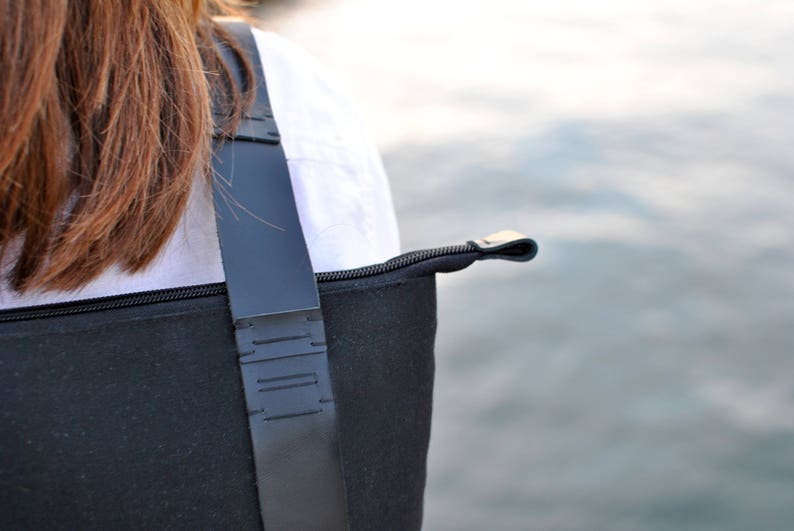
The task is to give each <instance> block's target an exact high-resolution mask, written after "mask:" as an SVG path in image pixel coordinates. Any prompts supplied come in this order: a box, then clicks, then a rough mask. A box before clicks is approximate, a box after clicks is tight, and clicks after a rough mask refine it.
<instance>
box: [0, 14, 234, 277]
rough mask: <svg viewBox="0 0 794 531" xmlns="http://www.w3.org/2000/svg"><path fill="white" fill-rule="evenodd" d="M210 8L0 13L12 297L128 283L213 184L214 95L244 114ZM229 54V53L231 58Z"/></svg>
mask: <svg viewBox="0 0 794 531" xmlns="http://www.w3.org/2000/svg"><path fill="white" fill-rule="evenodd" d="M222 12H227V9H226V8H224V7H222V6H221V5H219V4H218V3H216V2H212V3H211V4H210V3H208V2H205V1H203V0H181V1H170V0H169V1H166V2H164V1H161V0H130V1H125V2H116V1H107V0H25V1H24V2H20V1H18V0H0V16H2V20H3V27H2V28H0V71H1V72H3V76H2V79H0V130H1V131H0V258H3V257H5V259H6V262H9V260H10V263H11V264H13V265H12V266H11V267H10V269H9V271H8V272H7V277H8V278H7V279H5V280H7V281H8V282H9V283H10V285H11V286H12V287H13V288H14V289H16V290H18V291H25V290H27V289H59V290H70V289H76V288H79V287H80V286H82V285H84V284H85V283H86V282H88V281H89V280H91V279H92V278H94V277H96V276H97V275H98V274H99V273H101V272H102V271H103V270H104V269H106V268H107V267H109V266H110V265H113V264H118V265H119V266H121V267H122V268H123V269H125V270H127V271H130V272H134V271H138V270H140V269H142V268H144V267H145V266H146V265H148V264H149V263H150V262H151V260H152V259H153V258H154V257H155V256H156V255H157V253H158V252H159V250H160V249H161V248H162V247H163V245H164V244H165V243H166V241H167V240H168V238H169V237H170V235H171V233H172V232H173V230H174V228H175V226H176V224H177V222H178V220H179V218H180V216H181V213H182V211H183V209H184V207H185V205H186V202H187V198H188V195H189V193H190V190H191V187H192V182H193V179H194V178H196V175H197V173H204V174H205V175H208V171H209V169H208V168H209V155H210V139H211V134H212V130H213V127H214V124H213V118H212V112H211V108H210V107H211V106H210V101H211V95H212V94H217V95H219V97H220V99H222V100H223V105H222V106H221V108H223V109H226V110H227V115H228V116H227V117H229V118H230V119H231V120H233V119H234V116H236V114H237V113H239V110H240V109H241V108H242V106H243V105H244V104H245V98H244V97H243V95H242V91H241V88H240V87H236V86H235V84H234V81H233V79H232V77H231V76H230V75H229V72H228V70H226V68H225V67H224V66H223V64H222V62H221V61H220V58H219V56H218V54H217V51H216V48H215V45H214V40H218V39H220V40H226V39H225V37H224V34H223V32H222V30H220V29H219V28H218V27H217V26H216V25H215V24H214V23H213V22H212V19H211V18H210V16H211V15H213V14H218V13H222ZM232 46H233V45H232Z"/></svg>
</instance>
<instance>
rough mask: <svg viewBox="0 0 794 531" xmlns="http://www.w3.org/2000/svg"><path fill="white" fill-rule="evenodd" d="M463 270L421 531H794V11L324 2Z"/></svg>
mask: <svg viewBox="0 0 794 531" xmlns="http://www.w3.org/2000/svg"><path fill="white" fill-rule="evenodd" d="M260 14H261V16H262V20H263V24H262V25H263V27H265V28H267V29H271V30H274V31H277V32H279V33H281V34H283V35H285V36H287V37H289V38H290V39H292V40H294V41H296V42H297V43H299V44H300V45H302V46H303V47H305V48H307V49H308V50H309V51H310V52H311V53H312V54H313V55H315V56H316V57H318V59H319V61H320V62H321V63H323V64H324V65H325V66H326V67H327V68H328V69H329V70H331V71H332V72H334V74H335V75H336V77H337V78H339V80H340V82H341V83H342V85H343V86H344V87H345V88H346V90H347V91H348V92H349V93H350V94H351V95H352V96H353V97H354V98H355V99H356V100H357V102H358V104H359V107H360V108H361V110H362V114H363V115H364V117H365V120H366V121H367V122H368V123H369V125H370V126H371V128H372V131H373V133H374V136H375V138H376V140H377V142H378V144H379V146H380V148H381V151H382V153H383V156H384V161H385V165H386V168H387V171H388V172H389V174H390V177H391V181H392V187H393V194H394V200H395V204H396V208H397V213H398V217H399V220H400V224H401V232H402V241H403V247H404V248H405V249H416V248H424V247H429V246H435V245H437V244H445V243H451V242H455V243H456V242H460V241H462V240H466V239H470V238H475V237H479V236H483V235H485V234H488V233H489V232H492V231H495V230H498V229H501V228H515V229H518V230H521V231H523V232H526V233H528V234H530V235H531V236H533V237H535V238H536V239H537V240H538V242H539V243H540V254H539V255H538V258H537V259H536V261H535V262H533V263H531V264H529V265H527V264H523V265H515V264H509V263H481V264H477V265H475V266H474V267H472V268H471V269H469V270H467V271H465V272H463V273H458V274H455V275H451V276H449V277H445V278H441V279H440V292H439V297H440V308H439V314H440V323H439V336H438V344H437V365H438V366H437V388H436V393H435V413H434V425H433V434H432V441H431V450H430V461H429V482H428V489H427V494H426V516H425V528H426V529H428V530H431V531H435V530H455V531H466V530H472V531H474V530H502V529H504V530H536V529H537V530H577V531H579V530H653V531H661V530H673V529H676V530H678V529H687V530H689V529H693V530H722V531H731V530H788V529H794V381H792V378H793V375H794V357H792V355H791V354H792V345H794V322H792V321H793V320H794V274H793V273H794V271H793V270H792V268H793V267H794V266H793V265H792V264H793V262H792V258H794V246H793V245H792V243H793V241H792V240H794V232H793V231H792V228H793V227H794V209H793V208H792V206H794V201H793V200H792V199H793V198H794V195H793V192H794V179H792V174H793V172H794V150H792V145H791V144H792V135H791V133H790V132H789V128H790V125H791V123H792V120H793V119H794V90H793V89H794V3H792V2H790V0H787V1H777V0H764V1H759V0H756V1H749V0H740V1H737V0H719V1H718V0H698V1H697V2H692V1H690V0H687V1H682V0H666V1H662V0H632V1H628V0H609V1H606V0H605V1H602V2H591V1H588V0H560V1H557V2H545V1H539V0H491V1H489V2H471V1H467V0H399V1H398V0H321V1H318V0H305V1H282V2H270V3H265V4H264V5H263V7H262V9H261V12H260Z"/></svg>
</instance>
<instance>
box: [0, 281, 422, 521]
mask: <svg viewBox="0 0 794 531" xmlns="http://www.w3.org/2000/svg"><path fill="white" fill-rule="evenodd" d="M398 273H399V272H393V273H390V274H388V275H382V276H376V277H370V278H368V279H365V280H357V281H344V282H332V283H322V284H320V296H321V303H322V306H323V309H324V313H325V318H326V334H327V339H328V348H329V351H328V352H329V361H330V364H331V375H332V381H333V386H334V393H335V395H336V404H337V412H338V415H339V422H340V441H341V445H342V461H343V469H344V474H345V480H346V487H347V492H346V494H347V502H348V510H349V518H350V526H351V529H354V530H368V529H400V530H411V529H419V527H420V526H421V519H422V493H423V489H424V483H425V466H426V465H425V463H426V456H427V444H428V437H429V433H430V410H431V402H432V385H433V336H434V332H435V284H434V278H433V276H432V274H429V275H422V276H416V271H414V270H412V269H410V268H408V269H406V270H404V271H403V272H402V274H398ZM227 305H228V301H227V299H226V297H225V296H211V297H204V298H199V299H189V300H179V301H173V302H167V303H157V304H146V305H140V306H134V307H129V308H120V309H114V310H110V311H104V312H90V313H84V314H77V315H68V316H61V317H52V318H46V319H35V318H31V319H27V320H24V321H16V322H5V323H0V404H2V406H3V407H2V409H1V410H0V529H43V528H46V529H110V528H113V529H196V528H200V529H208V528H227V529H259V528H261V524H260V518H259V512H258V505H257V500H256V486H255V479H254V472H253V463H252V460H251V447H250V443H249V439H248V427H247V419H246V412H245V406H244V403H243V396H242V390H241V385H240V376H239V369H238V367H237V353H236V349H235V344H234V338H233V335H232V334H233V331H232V329H231V324H230V319H229V314H228V306H227ZM75 306H77V305H75ZM306 510H311V500H306Z"/></svg>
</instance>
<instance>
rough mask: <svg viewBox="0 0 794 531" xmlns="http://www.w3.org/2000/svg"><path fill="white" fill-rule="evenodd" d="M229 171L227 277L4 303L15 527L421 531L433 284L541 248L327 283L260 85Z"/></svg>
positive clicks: (7, 504) (349, 274)
mask: <svg viewBox="0 0 794 531" xmlns="http://www.w3.org/2000/svg"><path fill="white" fill-rule="evenodd" d="M228 27H229V29H230V30H232V31H233V32H234V34H235V35H236V37H237V39H238V40H239V41H240V42H241V44H244V47H245V48H247V49H248V50H249V51H250V52H249V55H250V58H251V59H252V61H254V63H255V64H256V66H257V68H256V69H255V70H258V71H260V72H258V74H261V65H259V64H258V54H257V53H256V48H255V44H254V42H253V37H252V36H251V34H250V31H249V30H248V28H247V27H245V26H241V25H237V24H232V25H230V26H228ZM226 53H227V55H229V53H228V50H227V51H226ZM228 61H234V58H233V57H228V58H227V62H228ZM215 168H216V170H217V171H218V173H219V174H220V175H221V176H222V178H220V179H216V190H215V197H216V211H217V214H218V219H219V221H218V230H219V235H220V240H221V247H222V252H223V260H224V269H225V271H226V279H227V282H226V283H224V284H212V285H202V286H187V287H180V288H174V289H167V290H161V291H153V292H146V293H133V294H129V295H124V296H115V297H107V298H102V299H94V300H84V301H78V302H70V303H65V304H54V305H49V306H40V307H31V308H22V309H15V310H10V311H3V312H0V405H1V406H2V409H0V528H2V529H258V528H261V527H262V526H263V521H264V527H266V528H267V529H268V530H272V529H298V530H301V529H307V530H311V529H344V528H348V529H357V530H358V529H361V530H365V529H399V530H410V529H419V528H420V527H421V520H422V497H423V491H424V485H425V473H426V458H427V448H428V441H429V435H430V418H431V408H432V395H433V371H434V361H433V343H434V336H435V329H436V298H435V297H436V295H435V276H434V275H435V273H438V272H453V271H457V270H460V269H463V268H465V267H468V266H469V265H471V264H472V263H473V262H475V261H477V260H481V259H487V258H502V259H508V260H515V261H526V260H530V259H531V258H532V257H533V256H534V255H535V253H536V250H537V249H536V246H535V243H534V242H533V241H532V240H530V239H528V238H526V237H524V236H522V235H520V234H517V233H512V232H505V233H500V234H498V235H495V236H494V237H490V238H485V239H483V240H478V241H471V242H468V243H465V244H461V245H455V246H451V247H444V248H439V249H432V250H425V251H419V252H413V253H407V254H404V255H401V256H399V257H397V258H394V259H392V260H389V261H388V262H385V263H382V264H377V265H373V266H369V267H363V268H359V269H353V270H347V271H337V272H332V273H320V274H317V275H315V274H313V273H312V271H311V264H310V262H309V260H308V255H307V252H306V248H305V243H304V242H303V236H302V234H301V231H300V226H299V223H298V220H297V212H296V210H295V205H294V200H293V199H292V195H291V193H292V192H291V185H290V182H289V175H288V173H287V170H286V163H285V160H284V156H283V151H282V150H281V148H280V146H279V144H278V132H277V129H276V127H275V123H274V122H273V119H272V113H271V112H270V109H269V103H268V101H267V93H266V89H265V85H264V79H263V78H258V80H257V101H256V103H255V105H254V107H253V109H252V110H251V112H249V113H248V115H247V116H246V117H245V119H244V120H243V122H242V123H241V125H240V127H239V128H238V130H237V133H236V135H235V138H234V139H227V140H226V142H224V143H223V144H222V146H221V147H220V148H219V149H218V154H217V160H216V162H215ZM262 190H264V192H263V191H262ZM219 198H221V199H219ZM261 215H266V216H267V218H268V220H269V221H274V224H275V225H277V226H278V227H279V228H280V229H282V230H274V229H273V228H272V227H270V226H267V225H264V224H263V223H261V220H260V218H261ZM230 309H231V312H230ZM230 313H231V316H230Z"/></svg>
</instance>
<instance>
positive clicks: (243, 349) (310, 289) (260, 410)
mask: <svg viewBox="0 0 794 531" xmlns="http://www.w3.org/2000/svg"><path fill="white" fill-rule="evenodd" d="M224 26H225V28H226V29H227V30H228V31H229V32H230V33H231V34H232V35H233V36H234V37H235V39H236V40H237V42H238V43H239V44H240V45H241V46H242V47H243V49H244V50H245V52H246V54H247V56H248V59H249V60H250V61H251V64H252V66H253V67H254V72H255V76H256V87H255V89H256V101H255V104H254V105H253V107H252V109H251V110H250V111H248V113H246V115H245V116H244V117H243V119H242V121H241V123H240V126H239V127H238V129H237V131H236V133H235V135H234V138H233V139H232V140H226V141H220V140H219V141H217V143H216V150H215V158H214V161H213V165H214V169H215V172H216V175H215V178H214V179H213V196H214V201H215V213H216V216H217V228H218V236H219V239H220V244H221V254H222V257H223V268H224V271H225V273H226V285H227V289H228V294H229V305H230V307H231V314H232V320H233V322H234V327H235V337H236V341H237V348H238V351H239V355H240V357H239V362H240V371H241V373H242V382H243V390H244V393H245V399H246V404H247V408H248V416H249V425H250V431H251V442H252V445H253V455H254V464H255V467H256V478H257V487H258V490H259V504H260V510H261V514H262V521H263V523H264V527H265V529H267V530H268V531H273V530H281V529H329V530H337V529H347V528H348V523H347V510H346V504H345V487H344V480H343V477H342V470H341V464H340V452H339V442H338V433H337V426H336V423H337V421H336V414H335V406H334V397H333V392H332V388H331V382H330V378H329V374H328V357H327V348H326V343H325V329H324V325H323V316H322V312H321V310H320V300H319V296H318V293H317V285H316V282H315V277H314V272H313V271H312V266H311V261H310V259H309V254H308V250H307V248H306V242H305V241H304V237H303V231H302V229H301V226H300V220H299V218H298V212H297V209H296V206H295V199H294V196H293V193H292V184H291V182H290V176H289V170H288V168H287V162H286V158H285V155H284V150H283V149H282V147H281V145H280V138H279V134H278V129H277V127H276V124H275V121H274V120H273V113H272V111H271V109H270V102H269V98H268V95H267V87H266V85H265V79H264V77H263V71H262V65H261V61H260V58H259V53H258V50H257V48H256V42H255V41H254V37H253V34H252V33H251V30H250V27H249V26H248V25H247V24H244V23H240V22H231V23H230V22H224ZM221 53H223V54H224V58H225V59H226V61H227V64H228V65H229V68H230V69H231V70H232V71H233V72H239V62H238V61H237V60H236V59H235V58H234V55H233V54H232V53H231V51H230V50H229V49H228V48H227V47H223V46H222V45H221Z"/></svg>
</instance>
